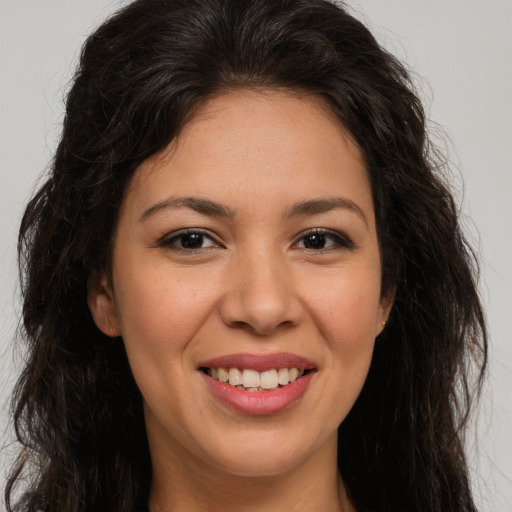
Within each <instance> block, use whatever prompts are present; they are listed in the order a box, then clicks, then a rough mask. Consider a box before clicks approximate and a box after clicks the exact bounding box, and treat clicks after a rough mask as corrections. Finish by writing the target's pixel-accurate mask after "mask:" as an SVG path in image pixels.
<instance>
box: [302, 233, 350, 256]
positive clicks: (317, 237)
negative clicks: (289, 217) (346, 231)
mask: <svg viewBox="0 0 512 512" xmlns="http://www.w3.org/2000/svg"><path fill="white" fill-rule="evenodd" d="M295 246H296V247H297V248H298V249H307V250H310V251H321V250H327V249H341V248H348V249H352V248H353V247H354V244H353V243H352V242H351V241H350V240H348V239H347V238H346V237H344V236H342V235H341V234H337V233H334V232H332V231H327V230H321V229H316V230H313V231H309V232H308V233H305V234H303V235H302V237H301V238H300V239H299V241H298V242H297V243H296V245H295Z"/></svg>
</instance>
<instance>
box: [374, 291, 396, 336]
mask: <svg viewBox="0 0 512 512" xmlns="http://www.w3.org/2000/svg"><path fill="white" fill-rule="evenodd" d="M393 302H394V294H393V295H391V296H390V297H383V298H382V299H381V302H380V315H379V318H378V320H377V325H376V326H375V327H376V329H375V331H376V332H375V337H377V336H378V335H379V334H380V333H381V332H382V331H383V330H384V328H385V327H386V323H387V321H388V318H389V314H390V313H391V308H392V307H393Z"/></svg>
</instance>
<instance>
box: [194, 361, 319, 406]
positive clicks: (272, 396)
mask: <svg viewBox="0 0 512 512" xmlns="http://www.w3.org/2000/svg"><path fill="white" fill-rule="evenodd" d="M313 374H314V372H312V371H310V372H308V373H306V375H304V376H302V377H300V378H299V379H297V380H296V381H295V382H290V383H289V384H286V386H283V387H281V388H278V389H276V390H274V391H244V390H243V389H238V388H236V387H234V386H231V385H230V384H227V383H225V382H220V381H219V380H216V379H213V378H212V377H210V376H208V375H206V374H205V373H202V372H201V375H202V376H203V377H204V379H205V381H206V383H207V384H208V386H209V387H210V389H211V391H212V392H213V394H214V395H215V396H216V397H217V398H219V399H220V400H221V401H222V402H223V403H224V404H225V405H227V406H229V407H230V408H231V409H234V410H235V411H238V412H241V413H244V414H275V413H278V412H281V411H284V410H285V409H288V408H289V407H291V406H292V405H294V404H295V403H296V402H298V401H299V400H300V398H301V397H302V395H304V393H305V392H306V390H307V388H308V386H309V384H310V382H311V379H312V377H313Z"/></svg>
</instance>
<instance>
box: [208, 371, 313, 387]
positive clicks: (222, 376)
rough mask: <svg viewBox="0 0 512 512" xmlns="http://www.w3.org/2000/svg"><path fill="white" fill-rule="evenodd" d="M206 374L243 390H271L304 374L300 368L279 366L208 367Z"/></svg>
mask: <svg viewBox="0 0 512 512" xmlns="http://www.w3.org/2000/svg"><path fill="white" fill-rule="evenodd" d="M207 370H208V372H207V373H208V375H210V376H211V377H212V378H214V379H216V380H219V381H220V382H227V383H229V384H230V385H231V386H235V387H237V388H238V389H243V390H244V391H273V390H275V389H278V388H279V386H286V385H287V384H289V383H290V382H295V381H296V380H297V379H298V378H300V377H302V376H303V375H304V372H305V370H304V369H303V368H301V369H300V370H299V368H279V369H272V370H266V371H264V372H259V371H257V370H251V369H249V368H245V369H244V370H242V371H241V370H239V369H238V368H208V369H207Z"/></svg>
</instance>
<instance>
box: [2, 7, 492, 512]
mask: <svg viewBox="0 0 512 512" xmlns="http://www.w3.org/2000/svg"><path fill="white" fill-rule="evenodd" d="M440 167H441V164H440V159H439V158H438V157H437V156H436V154H435V152H433V150H432V149H431V147H430V146H429V142H428V138H427V135H426V132H425V119H424V114H423V111H422V108H421V105H420V103H419V101H418V99H417V97H416V96H415V95H414V93H413V91H412V88H411V85H410V83H409V81H408V76H407V73H406V71H405V70H404V69H403V67H402V66H401V65H400V64H399V63H398V62H397V61H396V60H395V59H393V58H392V57H391V56H390V55H389V54H387V53H386V52H384V51H383V50H382V49H381V48H380V47H379V46H378V45H377V43H376V42H375V40H374V39H373V37H372V36H371V34H370V33H369V32H368V31H367V29H366V28H365V27H364V26H362V25H361V24H360V23H359V22H358V21H356V20H354V19H353V18H352V17H351V16H349V15H348V14H347V13H346V12H345V11H344V10H343V9H342V8H340V7H336V6H334V5H332V4H330V3H328V2H324V1H318V0H305V1H292V0H285V1H280V2H276V1H270V0H254V1H243V2H241V1H240V0H223V1H221V0H217V1H214V0H208V1H206V0H195V1H190V0H187V1H185V0H183V1H162V0H139V1H136V2H134V3H132V4H130V5H129V6H128V7H126V8H125V9H124V10H122V11H120V12H119V13H118V14H117V15H115V16H114V17H112V18H111V19H110V20H108V21H107V22H106V23H105V24H104V25H103V26H101V27H100V28H99V29H98V30H97V31H96V32H95V33H94V34H93V35H92V36H90V38H89V39H88V41H87V42H86V44H85V46H84V49H83V53H82V57H81V62H80V67H79V70H78V72H77V75H76V77H75V81H74V85H73V87H72V89H71V91H70V93H69V96H68V101H67V113H66V119H65V123H64V131H63V135H62V140H61V143H60V145H59V148H58V150H57V154H56V156H55V160H54V165H53V171H52V173H51V176H50V177H49V179H48V180H47V182H46V183H45V184H44V185H43V186H42V187H41V189H40V190H39V192H38V193H37V194H36V196H35V197H34V199H33V200H32V201H31V203H30V204H29V206H28V207H27V210H26V213H25V216H24V219H23V223H22V226H21V232H20V256H21V267H22V274H23V277H24V283H23V285H24V300H25V302H24V326H25V331H26V339H27V341H28V343H29V346H30V350H31V357H30V359H29V361H28V363H27V368H26V370H25V372H24V374H23V377H22V378H21V380H20V382H19V385H18V388H17V394H16V404H17V405H16V411H15V421H16V424H17V429H18V430H17V431H18V436H19V440H20V442H21V443H22V444H23V445H24V447H25V448H24V451H23V452H22V453H21V455H20V458H19V461H18V464H17V466H16V467H15V468H14V469H13V472H12V476H11V479H10V481H9V487H8V489H7V497H8V508H9V510H13V509H16V507H15V505H14V504H13V503H9V496H10V495H11V493H12V491H13V488H14V486H15V485H16V483H17V481H18V480H20V479H21V476H22V475H23V474H24V472H25V471H28V470H29V469H30V468H33V469H32V475H33V479H32V484H29V485H28V486H26V487H25V488H24V489H23V492H22V494H21V498H20V499H19V502H18V504H17V507H18V509H19V510H38V509H40V510H45V511H46V510H59V511H68V510H69V511H71V510H84V511H91V510H94V511H96V510H98V511H107V510H108V511H110V510H112V511H124V510H126V511H133V510H147V509H148V508H149V510H151V511H152V512H154V511H158V510H173V511H174V510H176V511H180V510H186V511H194V510H212V511H215V510H217V509H221V508H222V509H225V508H227V507H230V508H232V509H234V510H283V509H290V510H305V511H309V510H343V511H348V510H357V511H364V510H393V511H395V510H431V511H434V510H436V511H437V510H443V511H444V510H464V511H469V510H475V506H474V504H473V500H472V497H471V493H470V488H469V483H468V477H467V468H466V463H465V457H464V451H463V446H462V433H463V428H464V425H465V423H466V420H467V415H468V412H469V406H470V400H471V389H472V388H471V386H472V382H471V381H469V377H468V375H469V372H470V370H471V369H472V368H473V367H474V368H476V371H477V375H478V379H477V385H478V384H479V381H480V379H481V376H482V375H483V371H484V368H485V361H486V337H485V325H484V320H483V314H482V310H481V307H480V304H479V300H478V296H477V293H476V288H475V278H476V277H475V271H474V268H473V258H472V253H471V251H470V250H469V249H468V248H467V245H466V243H465V241H464V238H463V236H462V234H461V232H460V229H459V226H458V220H457V215H456V209H455V207H454V204H453V200H452V198H451V195H450V194H449V192H448V190H447V188H446V186H445V185H444V183H443V180H442V176H441V174H440V172H439V171H440V170H441V169H440ZM20 485H22V484H20Z"/></svg>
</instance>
